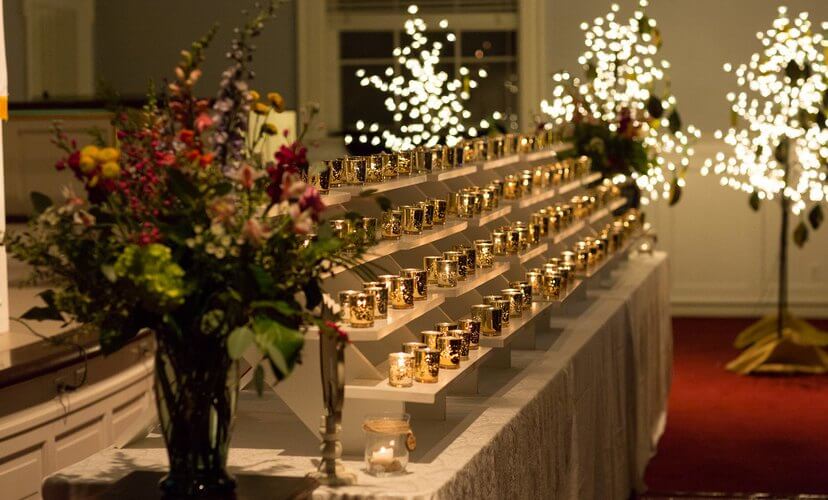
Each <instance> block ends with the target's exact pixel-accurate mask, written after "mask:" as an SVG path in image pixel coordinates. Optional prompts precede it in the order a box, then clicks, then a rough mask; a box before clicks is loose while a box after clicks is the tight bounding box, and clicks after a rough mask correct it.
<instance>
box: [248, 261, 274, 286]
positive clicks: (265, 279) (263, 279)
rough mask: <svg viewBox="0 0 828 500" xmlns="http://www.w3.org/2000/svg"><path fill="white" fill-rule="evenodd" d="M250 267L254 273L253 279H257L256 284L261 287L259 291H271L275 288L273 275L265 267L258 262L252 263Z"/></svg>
mask: <svg viewBox="0 0 828 500" xmlns="http://www.w3.org/2000/svg"><path fill="white" fill-rule="evenodd" d="M248 269H249V270H250V273H251V274H252V275H253V279H254V280H255V281H256V285H257V286H258V287H259V291H261V292H270V291H272V290H273V287H274V282H273V276H271V275H270V274H268V272H267V271H265V270H264V268H262V267H261V266H258V265H256V264H250V265H249V266H248Z"/></svg>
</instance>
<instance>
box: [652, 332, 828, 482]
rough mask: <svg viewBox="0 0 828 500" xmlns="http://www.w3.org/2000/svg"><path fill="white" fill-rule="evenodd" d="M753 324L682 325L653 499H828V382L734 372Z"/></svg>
mask: <svg viewBox="0 0 828 500" xmlns="http://www.w3.org/2000/svg"><path fill="white" fill-rule="evenodd" d="M752 322H753V320H748V319H701V318H698V319H697V318H692V319H691V318H675V319H674V320H673V334H674V338H675V359H674V370H673V385H672V392H671V394H670V406H669V411H668V416H667V429H666V432H665V434H664V436H663V437H662V439H661V442H660V444H659V447H658V453H657V455H656V456H655V458H653V460H652V461H651V462H650V465H649V467H648V468H647V473H646V478H645V481H646V483H647V486H648V488H649V491H653V492H675V491H695V492H702V491H716V492H767V493H774V494H784V493H812V494H816V493H822V494H825V493H828V376H797V377H792V376H773V377H771V376H762V377H743V376H739V375H735V374H731V373H730V372H727V371H725V370H724V368H723V367H724V365H725V363H726V362H728V361H730V360H731V359H732V358H734V357H735V356H736V354H737V351H736V350H735V349H733V347H732V346H731V342H732V341H733V338H734V337H735V336H736V334H737V333H738V332H739V331H741V330H742V329H743V328H744V327H746V326H748V325H749V324H751V323H752ZM813 324H814V325H815V326H817V327H819V328H822V329H828V321H815V322H813Z"/></svg>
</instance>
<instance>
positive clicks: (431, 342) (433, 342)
mask: <svg viewBox="0 0 828 500" xmlns="http://www.w3.org/2000/svg"><path fill="white" fill-rule="evenodd" d="M442 336H443V332H441V331H438V330H423V331H421V332H420V341H421V342H422V343H423V344H425V345H426V346H428V347H430V348H431V349H437V339H439V338H440V337H442Z"/></svg>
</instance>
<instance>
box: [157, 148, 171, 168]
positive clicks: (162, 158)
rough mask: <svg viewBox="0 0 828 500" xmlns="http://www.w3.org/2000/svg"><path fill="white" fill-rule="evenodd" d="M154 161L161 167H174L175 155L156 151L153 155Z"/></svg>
mask: <svg viewBox="0 0 828 500" xmlns="http://www.w3.org/2000/svg"><path fill="white" fill-rule="evenodd" d="M155 161H156V162H157V163H158V164H159V165H161V166H164V167H171V166H173V165H175V155H174V154H172V153H170V152H167V151H165V152H162V151H157V152H156V153H155Z"/></svg>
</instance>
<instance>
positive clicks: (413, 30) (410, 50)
mask: <svg viewBox="0 0 828 500" xmlns="http://www.w3.org/2000/svg"><path fill="white" fill-rule="evenodd" d="M418 11H419V9H418V7H417V6H416V5H411V6H409V7H408V14H409V16H410V17H409V18H408V19H407V20H406V21H405V24H404V28H405V33H406V34H407V35H408V36H409V37H410V38H411V42H410V43H409V44H408V45H406V46H404V47H397V48H395V49H394V52H393V55H394V57H395V58H396V60H397V63H399V67H400V69H401V71H400V72H399V73H397V72H396V71H395V69H394V66H388V67H387V68H386V69H385V75H384V76H379V75H372V76H368V75H367V74H366V71H365V70H364V69H362V68H360V69H358V70H357V71H356V77H357V78H359V79H360V85H362V86H364V87H367V86H371V87H373V88H375V89H377V90H379V91H380V92H383V93H386V94H388V97H387V98H386V99H385V107H386V109H388V111H390V112H391V113H392V118H393V121H394V130H383V131H382V133H381V137H382V139H380V135H374V134H376V133H378V132H379V130H380V125H379V124H378V123H370V124H367V123H365V122H364V121H362V120H360V121H358V122H357V123H356V129H357V132H358V135H356V136H353V135H350V134H349V135H346V136H345V144H351V143H352V142H353V141H354V140H356V141H359V142H360V143H364V144H367V143H369V133H370V134H371V135H373V137H372V138H371V139H370V143H371V145H372V146H379V145H380V144H383V145H384V146H385V147H386V148H387V149H390V150H393V151H405V150H409V149H413V148H415V147H418V146H427V147H432V146H435V145H437V144H439V143H445V144H447V145H449V146H453V145H454V144H456V143H457V142H458V141H459V140H461V139H462V138H463V137H464V136H471V137H475V136H477V135H478V133H479V131H478V129H477V128H475V127H474V126H467V125H466V123H468V120H469V119H470V118H471V112H470V111H468V110H467V109H466V108H465V106H464V102H465V101H468V100H469V98H470V97H471V95H470V92H471V91H472V90H473V89H475V88H476V87H477V86H478V82H477V80H475V79H474V78H472V74H471V71H470V70H469V68H467V67H465V66H461V67H460V69H459V73H460V76H461V77H462V80H461V79H458V78H450V77H449V75H448V74H447V73H446V72H445V71H439V70H438V69H437V66H438V64H439V63H440V54H441V51H442V49H443V47H444V46H447V45H449V44H451V43H454V42H455V41H456V35H455V34H454V33H452V32H447V31H445V30H446V29H447V28H448V21H447V20H445V19H443V20H441V21H440V22H439V26H440V29H441V30H444V31H443V32H441V34H443V35H444V36H443V41H440V40H437V41H430V40H429V38H428V36H426V34H425V32H426V29H427V25H426V23H425V21H424V20H423V19H422V18H419V17H417V12H418ZM477 76H478V77H479V78H485V77H486V76H487V74H486V70H485V69H483V68H480V69H479V70H478V71H477ZM481 125H484V123H481ZM482 128H485V127H482Z"/></svg>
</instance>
